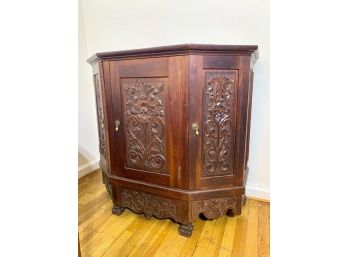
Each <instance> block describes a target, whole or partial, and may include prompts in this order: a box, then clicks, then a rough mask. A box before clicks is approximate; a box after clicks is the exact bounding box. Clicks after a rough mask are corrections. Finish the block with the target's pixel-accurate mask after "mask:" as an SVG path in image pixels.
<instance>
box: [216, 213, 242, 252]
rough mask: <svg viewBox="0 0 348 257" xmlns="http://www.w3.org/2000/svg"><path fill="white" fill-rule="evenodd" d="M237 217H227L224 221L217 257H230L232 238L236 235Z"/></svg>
mask: <svg viewBox="0 0 348 257" xmlns="http://www.w3.org/2000/svg"><path fill="white" fill-rule="evenodd" d="M236 226H237V217H236V216H235V217H229V218H227V221H226V226H225V230H224V234H223V237H222V240H221V246H220V251H219V255H218V256H219V257H230V256H231V254H232V249H233V243H234V237H235V234H236Z"/></svg>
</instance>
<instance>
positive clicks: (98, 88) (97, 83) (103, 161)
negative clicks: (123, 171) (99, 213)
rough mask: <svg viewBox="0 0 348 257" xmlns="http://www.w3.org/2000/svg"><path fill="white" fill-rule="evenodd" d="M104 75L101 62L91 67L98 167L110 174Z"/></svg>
mask: <svg viewBox="0 0 348 257" xmlns="http://www.w3.org/2000/svg"><path fill="white" fill-rule="evenodd" d="M105 74H107V71H105V70H104V69H103V64H102V62H99V63H96V64H94V65H93V83H94V88H95V99H96V112H97V121H98V135H99V153H100V165H101V167H102V168H103V169H104V171H106V172H110V162H109V161H110V151H109V140H108V138H109V137H108V136H109V135H108V113H107V108H108V107H107V99H106V95H107V94H106V93H105V87H106V86H105V84H106V83H105ZM106 76H108V75H106Z"/></svg>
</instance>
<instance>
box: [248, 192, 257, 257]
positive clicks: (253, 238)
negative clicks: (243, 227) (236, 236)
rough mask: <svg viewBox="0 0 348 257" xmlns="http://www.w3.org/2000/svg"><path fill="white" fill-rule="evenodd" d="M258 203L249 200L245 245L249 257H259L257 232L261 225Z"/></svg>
mask: <svg viewBox="0 0 348 257" xmlns="http://www.w3.org/2000/svg"><path fill="white" fill-rule="evenodd" d="M258 204H259V203H258V201H255V200H250V199H249V214H248V229H247V238H246V243H245V247H246V249H245V255H246V256H247V257H257V232H258V224H259V206H258Z"/></svg>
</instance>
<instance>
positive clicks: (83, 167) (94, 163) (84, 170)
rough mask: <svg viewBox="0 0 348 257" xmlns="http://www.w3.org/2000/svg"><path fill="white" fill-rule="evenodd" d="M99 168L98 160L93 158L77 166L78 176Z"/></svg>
mask: <svg viewBox="0 0 348 257" xmlns="http://www.w3.org/2000/svg"><path fill="white" fill-rule="evenodd" d="M98 168H99V160H94V161H91V162H89V163H86V164H84V165H81V166H79V178H81V177H83V176H85V175H87V174H89V173H91V172H92V171H95V170H96V169H98Z"/></svg>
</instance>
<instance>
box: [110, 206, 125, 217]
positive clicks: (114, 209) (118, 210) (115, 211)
mask: <svg viewBox="0 0 348 257" xmlns="http://www.w3.org/2000/svg"><path fill="white" fill-rule="evenodd" d="M123 212H124V207H118V206H114V207H112V214H115V215H117V216H120V215H121V214H122V213H123Z"/></svg>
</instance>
